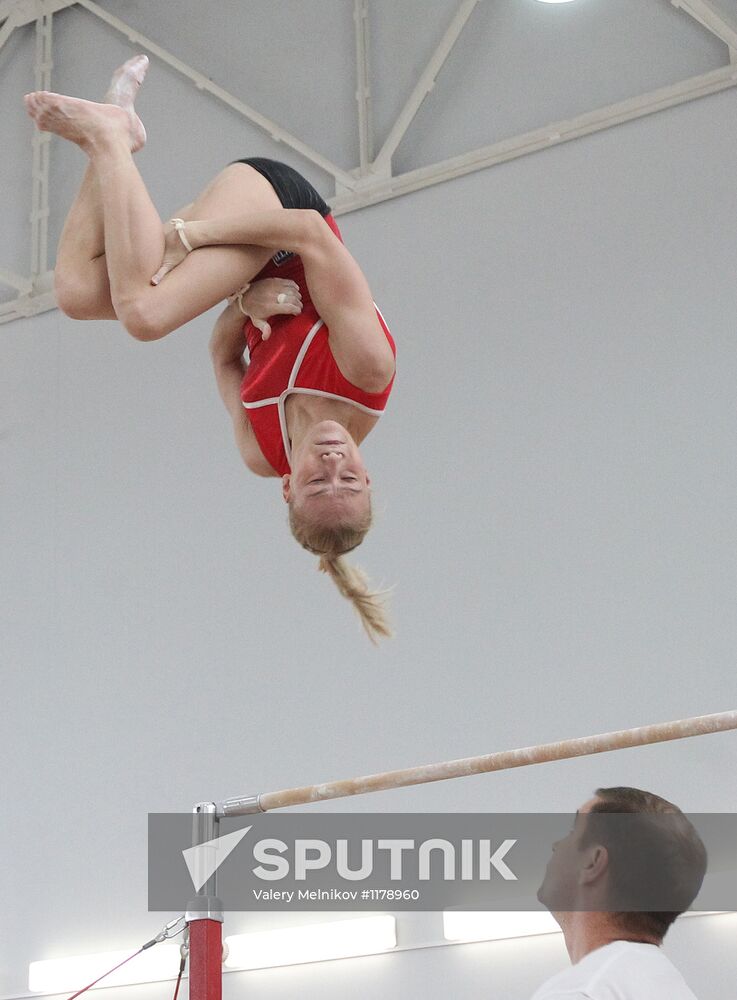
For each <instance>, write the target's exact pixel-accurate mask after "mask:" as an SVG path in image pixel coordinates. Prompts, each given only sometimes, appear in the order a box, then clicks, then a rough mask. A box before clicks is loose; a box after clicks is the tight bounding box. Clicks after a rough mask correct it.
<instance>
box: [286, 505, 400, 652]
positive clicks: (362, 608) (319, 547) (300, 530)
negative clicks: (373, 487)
mask: <svg viewBox="0 0 737 1000" xmlns="http://www.w3.org/2000/svg"><path fill="white" fill-rule="evenodd" d="M289 527H290V528H291V529H292V534H293V535H294V537H295V538H296V540H297V541H298V542H299V544H300V545H301V546H302V548H304V549H307V551H308V552H311V553H312V554H313V555H316V556H320V562H319V563H318V565H317V568H318V569H319V570H320V571H321V572H322V573H327V574H328V576H329V577H330V578H331V579H332V581H333V583H334V584H335V586H336V587H337V588H338V590H339V591H340V593H341V594H342V595H343V597H345V598H346V599H347V600H349V601H350V602H351V603H352V604H353V607H354V608H355V609H356V611H357V612H358V615H359V617H360V619H361V624H362V625H363V627H364V629H365V631H366V634H367V635H368V637H369V639H370V640H371V642H373V644H374V645H375V646H376V645H378V641H379V639H382V638H383V639H387V638H389V637H390V636H391V635H392V634H393V633H392V629H391V626H390V624H389V618H388V615H387V612H386V604H385V596H386V594H387V593H388V591H386V590H371V588H370V586H369V581H368V577H367V576H366V574H365V573H364V572H363V570H361V569H359V568H358V566H352V565H351V564H350V563H348V562H346V560H345V559H343V558H341V557H342V556H343V555H344V554H345V553H346V552H351V551H352V550H353V549H355V548H357V546H359V545H360V544H361V542H362V541H363V540H364V538H365V536H366V532H367V531H368V530H369V528H370V527H371V508H370V507H369V509H368V511H367V513H366V515H365V517H363V518H362V519H361V520H360V521H359V522H357V523H344V524H341V523H336V524H316V523H314V522H311V521H309V520H308V519H307V518H305V517H304V515H303V514H301V513H300V511H298V510H297V509H296V507H295V505H294V503H290V504H289Z"/></svg>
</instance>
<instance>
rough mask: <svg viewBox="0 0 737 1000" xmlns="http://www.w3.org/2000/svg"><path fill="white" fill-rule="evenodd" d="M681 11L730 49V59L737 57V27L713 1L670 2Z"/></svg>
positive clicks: (675, 0) (672, 0) (685, 0)
mask: <svg viewBox="0 0 737 1000" xmlns="http://www.w3.org/2000/svg"><path fill="white" fill-rule="evenodd" d="M670 2H671V3H672V5H673V6H674V7H676V8H678V9H679V10H682V11H684V13H686V14H690V15H691V17H692V18H693V19H694V20H695V21H698V22H699V24H701V25H703V27H704V28H706V29H707V30H708V31H710V32H711V33H712V34H713V35H716V36H717V38H718V39H720V41H722V42H724V44H725V45H727V46H728V47H729V54H730V59H732V61H734V59H735V57H737V25H735V24H734V23H733V22H731V21H730V20H729V18H728V17H727V16H726V14H723V13H722V12H721V11H719V10H717V9H716V7H715V6H714V4H713V3H711V0H670Z"/></svg>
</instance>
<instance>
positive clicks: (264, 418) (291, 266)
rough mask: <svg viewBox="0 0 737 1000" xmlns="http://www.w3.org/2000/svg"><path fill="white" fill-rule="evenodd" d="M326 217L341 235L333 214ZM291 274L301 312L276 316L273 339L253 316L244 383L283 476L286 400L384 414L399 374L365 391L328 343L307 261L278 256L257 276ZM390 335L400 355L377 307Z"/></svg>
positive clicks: (252, 415) (262, 442)
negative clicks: (338, 403)
mask: <svg viewBox="0 0 737 1000" xmlns="http://www.w3.org/2000/svg"><path fill="white" fill-rule="evenodd" d="M325 221H326V222H327V224H328V225H329V226H330V228H331V229H332V230H333V232H334V233H335V234H336V236H337V237H338V238H339V239H340V231H339V229H338V227H337V225H336V223H335V220H334V219H333V217H332V216H330V215H328V216H325ZM260 278H287V279H289V280H291V281H295V282H296V283H297V284H298V285H299V288H300V292H301V293H302V312H301V313H300V314H299V316H274V317H273V319H270V320H269V322H270V324H271V331H272V332H271V337H270V338H269V339H268V340H267V341H263V340H261V332H260V331H259V330H257V329H256V328H255V327H254V326H253V324H252V323H251V322H250V320H249V321H248V322H247V323H246V325H245V327H244V333H245V336H246V344H247V347H248V353H249V356H250V362H249V365H248V370H247V371H246V374H245V376H244V378H243V382H242V384H241V399H242V401H243V405H244V407H245V408H246V413H247V414H248V419H249V421H250V424H251V427H252V428H253V431H254V433H255V435H256V440H257V441H258V443H259V446H260V448H261V451H262V452H263V455H264V458H265V459H266V460H267V462H268V463H269V464H270V465H271V466H272V468H273V469H274V470H275V472H277V473H278V474H279V475H280V476H283V475H285V474H286V473H288V472H290V471H291V467H290V460H291V446H290V441H289V434H288V432H287V420H286V409H285V404H286V400H287V397H288V396H289V395H291V394H292V393H302V394H304V395H310V396H327V397H328V398H332V399H340V400H342V401H344V402H347V403H352V404H353V405H354V406H356V407H358V408H359V409H360V410H363V412H364V413H370V414H371V415H373V416H377V417H378V416H381V414H382V412H383V411H384V408H385V406H386V403H387V400H388V398H389V393H390V392H391V389H392V386H393V384H394V378H393V377H392V380H391V382H390V383H389V385H388V386H387V387H386V389H384V391H383V392H364V391H363V389H359V388H358V387H357V386H355V385H352V384H351V383H350V382H349V381H348V379H347V378H345V376H344V375H343V374H342V373H341V371H340V369H339V368H338V365H337V364H336V361H335V358H334V357H333V354H332V352H331V350H330V345H329V343H328V328H327V326H325V324H324V323H323V321H322V320H321V319H320V317H319V316H318V314H317V312H316V310H315V307H314V305H313V304H312V301H311V300H310V295H309V291H308V289H307V283H306V281H305V273H304V268H303V266H302V260H301V258H300V257H299V256H298V255H297V254H289V255H286V254H285V253H284V252H283V251H280V253H278V254H276V255H275V256H274V257H273V258H272V260H271V261H269V263H268V264H267V265H266V267H264V268H263V270H262V271H260V272H259V274H258V276H257V278H255V279H254V280H258V279H260ZM376 312H377V315H378V317H379V322H380V323H381V326H382V329H383V330H384V333H385V334H386V339H387V340H388V341H389V344H390V345H391V348H392V351H393V353H394V354H395V355H396V348H395V345H394V340H393V339H392V336H391V334H390V333H389V330H388V328H387V326H386V323H385V322H384V318H383V317H382V315H381V313H380V312H379V310H378V309H377V310H376Z"/></svg>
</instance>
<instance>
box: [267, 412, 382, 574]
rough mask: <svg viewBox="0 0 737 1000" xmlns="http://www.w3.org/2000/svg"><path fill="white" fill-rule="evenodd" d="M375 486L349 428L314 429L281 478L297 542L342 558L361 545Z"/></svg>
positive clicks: (326, 423) (329, 423) (323, 424)
mask: <svg viewBox="0 0 737 1000" xmlns="http://www.w3.org/2000/svg"><path fill="white" fill-rule="evenodd" d="M370 483H371V481H370V479H369V477H368V474H367V472H366V468H365V466H364V464H363V460H362V459H361V454H360V452H359V450H358V445H357V444H356V442H355V441H354V440H353V438H352V437H351V435H350V434H349V433H348V431H347V430H346V429H345V427H343V426H342V425H341V424H339V423H336V422H335V421H334V420H321V421H320V422H319V423H316V424H314V425H313V426H312V427H311V428H310V429H309V431H308V432H307V434H306V435H305V436H304V438H303V440H302V441H301V442H300V444H299V447H298V448H295V450H294V453H293V454H292V471H291V473H290V474H289V475H287V476H284V477H283V479H282V495H283V497H284V500H285V501H286V503H288V504H289V523H290V526H291V529H292V534H293V535H294V537H295V538H296V539H297V541H298V542H299V543H300V544H301V545H302V546H303V547H304V548H306V549H308V550H309V551H310V552H313V553H314V554H315V555H341V554H342V553H345V552H350V550H351V549H354V548H355V547H356V546H357V545H360V543H361V542H362V541H363V538H364V535H365V534H366V532H367V531H368V529H369V527H370V525H371V492H370Z"/></svg>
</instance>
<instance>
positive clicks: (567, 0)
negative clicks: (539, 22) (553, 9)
mask: <svg viewBox="0 0 737 1000" xmlns="http://www.w3.org/2000/svg"><path fill="white" fill-rule="evenodd" d="M540 3H571V0H540Z"/></svg>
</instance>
